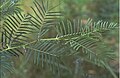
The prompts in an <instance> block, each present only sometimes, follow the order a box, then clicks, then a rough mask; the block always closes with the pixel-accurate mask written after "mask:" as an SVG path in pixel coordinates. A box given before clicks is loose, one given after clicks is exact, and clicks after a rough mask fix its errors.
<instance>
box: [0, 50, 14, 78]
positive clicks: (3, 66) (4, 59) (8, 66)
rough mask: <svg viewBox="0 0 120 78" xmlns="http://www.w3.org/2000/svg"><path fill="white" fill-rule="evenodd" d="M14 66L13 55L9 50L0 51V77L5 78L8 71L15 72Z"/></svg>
mask: <svg viewBox="0 0 120 78" xmlns="http://www.w3.org/2000/svg"><path fill="white" fill-rule="evenodd" d="M13 70H14V66H13V62H12V61H11V55H10V54H9V53H7V52H0V78H5V76H6V75H7V73H6V72H8V71H9V72H11V73H12V72H13Z"/></svg>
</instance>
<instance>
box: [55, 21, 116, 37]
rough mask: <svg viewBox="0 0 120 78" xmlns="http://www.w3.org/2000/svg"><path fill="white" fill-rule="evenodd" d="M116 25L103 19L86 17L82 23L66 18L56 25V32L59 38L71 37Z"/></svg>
mask: <svg viewBox="0 0 120 78" xmlns="http://www.w3.org/2000/svg"><path fill="white" fill-rule="evenodd" d="M116 27H117V23H108V22H103V21H98V22H93V21H92V19H88V21H87V22H86V23H83V22H82V20H81V21H80V20H72V21H69V20H66V21H61V22H60V23H59V24H58V25H56V31H57V32H58V37H59V38H68V39H71V38H78V37H82V36H86V35H90V34H92V33H96V32H100V31H103V30H109V29H112V28H116Z"/></svg>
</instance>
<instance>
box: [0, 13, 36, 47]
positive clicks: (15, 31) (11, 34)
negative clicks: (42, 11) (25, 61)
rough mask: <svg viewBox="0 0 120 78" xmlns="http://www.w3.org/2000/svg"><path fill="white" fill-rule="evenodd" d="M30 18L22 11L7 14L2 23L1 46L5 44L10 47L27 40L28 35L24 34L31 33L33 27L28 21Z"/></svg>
mask: <svg viewBox="0 0 120 78" xmlns="http://www.w3.org/2000/svg"><path fill="white" fill-rule="evenodd" d="M30 18H31V17H30V16H29V15H23V14H22V13H15V15H13V16H8V18H7V19H6V21H5V22H4V23H3V31H2V38H1V39H2V41H1V42H2V47H6V46H7V45H8V46H10V47H12V46H16V45H17V44H18V45H20V44H23V43H25V42H27V39H28V37H27V36H26V34H30V33H33V31H34V27H32V26H31V23H30V22H29V21H30Z"/></svg>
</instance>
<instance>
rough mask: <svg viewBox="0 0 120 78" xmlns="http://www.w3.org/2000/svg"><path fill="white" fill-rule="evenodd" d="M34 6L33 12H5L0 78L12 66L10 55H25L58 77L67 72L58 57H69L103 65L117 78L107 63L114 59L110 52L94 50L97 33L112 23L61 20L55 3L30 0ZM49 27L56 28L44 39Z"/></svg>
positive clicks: (97, 39) (97, 37)
mask: <svg viewBox="0 0 120 78" xmlns="http://www.w3.org/2000/svg"><path fill="white" fill-rule="evenodd" d="M34 5H35V6H34V7H31V8H32V10H33V12H34V14H30V13H28V14H24V13H21V12H19V11H17V12H15V14H14V15H8V16H7V17H6V19H5V21H4V22H3V24H2V32H1V42H0V43H1V47H0V57H1V58H0V65H1V67H0V68H1V69H0V71H1V72H0V73H1V75H2V77H1V78H4V76H5V73H6V70H9V71H12V69H14V68H13V65H12V63H11V61H12V57H14V56H16V57H19V56H20V54H22V55H25V56H26V60H27V61H28V60H33V62H34V63H35V64H37V65H41V66H42V67H48V68H50V70H51V71H52V72H53V73H56V72H57V73H59V74H58V75H59V76H60V71H62V70H67V71H70V70H69V68H68V67H67V66H66V64H65V62H64V60H62V59H63V58H65V57H69V56H73V57H77V59H78V58H80V59H82V61H85V62H89V63H92V64H93V65H95V66H99V67H101V68H103V69H104V68H106V69H107V71H109V72H110V73H111V74H112V76H113V77H114V78H117V76H116V74H115V72H114V71H113V69H112V68H111V67H110V66H109V64H108V62H109V61H110V60H111V59H114V57H113V55H114V53H111V51H104V52H103V51H102V52H96V51H95V50H94V48H97V47H99V45H103V46H104V42H103V40H102V39H101V37H100V36H99V35H101V32H103V31H106V30H110V29H115V28H117V27H118V25H117V24H116V23H109V22H104V21H98V22H93V21H92V19H88V21H87V22H86V23H83V22H82V21H80V20H79V19H74V20H72V21H70V20H66V19H65V20H62V19H60V16H61V15H62V14H61V13H60V12H58V11H54V8H56V6H54V7H48V6H49V1H48V0H46V1H44V0H42V1H40V3H39V2H38V1H34ZM50 28H54V29H55V30H56V35H55V36H56V37H55V38H49V37H47V38H46V36H45V35H46V34H47V33H48V31H49V30H50ZM33 33H34V34H36V35H37V37H36V38H32V39H30V38H31V37H30V36H29V35H31V34H33ZM96 33H97V34H96ZM98 34H99V35H98ZM100 43H102V44H100ZM78 67H79V66H78ZM84 77H85V76H84Z"/></svg>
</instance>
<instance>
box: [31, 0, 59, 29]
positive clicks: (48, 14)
mask: <svg viewBox="0 0 120 78" xmlns="http://www.w3.org/2000/svg"><path fill="white" fill-rule="evenodd" d="M48 3H49V1H48V0H46V1H44V0H41V2H38V1H34V5H35V7H31V8H32V10H33V12H34V14H35V15H32V14H30V15H31V16H32V17H33V19H32V20H31V23H32V24H33V25H34V26H36V27H37V28H38V29H41V27H43V28H44V27H49V26H51V25H55V24H56V22H58V20H59V17H60V16H61V13H60V12H56V11H54V10H53V8H55V7H52V8H49V7H48V6H49V4H48Z"/></svg>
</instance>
